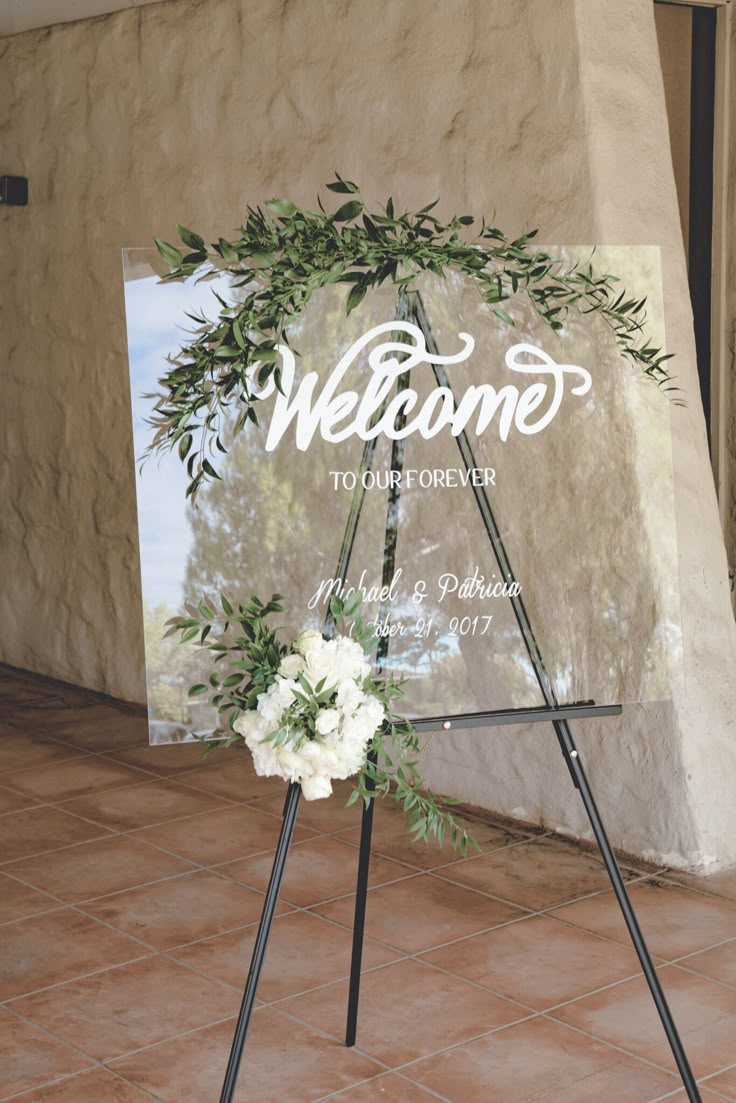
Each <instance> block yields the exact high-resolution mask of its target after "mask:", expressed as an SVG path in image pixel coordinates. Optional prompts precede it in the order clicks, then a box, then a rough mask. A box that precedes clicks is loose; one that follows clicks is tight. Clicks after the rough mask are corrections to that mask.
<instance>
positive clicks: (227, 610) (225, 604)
mask: <svg viewBox="0 0 736 1103" xmlns="http://www.w3.org/2000/svg"><path fill="white" fill-rule="evenodd" d="M220 602H221V604H222V609H223V612H224V614H225V616H226V617H231V616H232V615H233V607H232V605H231V604H230V602H229V601H228V600H227V598H226V597H225V595H224V594H220Z"/></svg>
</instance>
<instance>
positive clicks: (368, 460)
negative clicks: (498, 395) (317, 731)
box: [220, 289, 702, 1103]
mask: <svg viewBox="0 0 736 1103" xmlns="http://www.w3.org/2000/svg"><path fill="white" fill-rule="evenodd" d="M397 319H402V320H407V319H408V320H413V321H414V322H415V324H416V325H417V326H418V327H419V328H420V329H421V330H422V332H423V334H424V336H425V339H426V341H427V348H428V350H429V351H430V352H431V353H432V354H437V353H438V349H437V345H436V343H435V341H434V337H433V334H432V330H431V327H430V325H429V320H428V318H427V316H426V313H425V311H424V306H423V303H422V300H421V297H420V296H419V294H418V293H417V292H412V293H407V292H406V291H405V290H403V289H402V291H401V293H400V295H399V306H398V310H397ZM433 370H434V375H435V379H436V381H437V384H438V386H441V387H446V388H448V389H450V390H451V387H450V382H449V379H448V377H447V373H446V371H445V369H444V367H443V366H442V365H441V364H440V365H433ZM402 378H403V377H402ZM403 385H405V383H402V380H399V387H401V386H403ZM378 416H380V414H379V415H378ZM456 439H457V444H458V448H459V450H460V455H461V459H462V462H463V465H464V466H465V468H466V470H470V469H472V468H475V467H476V466H477V464H476V462H475V457H474V456H473V451H472V448H471V445H470V442H469V440H468V438H467V435H466V434H465V432H461V433H460V434H459V435H458V437H457V438H456ZM375 449H376V441H375V440H373V441H368V442H366V445H365V448H364V450H363V458H362V462H361V468H360V470H361V473H362V472H363V471H366V470H369V469H370V467H371V466H372V463H373V459H374V456H375ZM402 464H403V441H394V443H393V449H392V464H391V466H392V469H394V470H401V467H402ZM469 482H470V485H471V486H472V489H473V494H474V496H475V500H476V505H477V506H478V509H479V511H480V515H481V518H482V521H483V525H484V527H485V530H486V535H487V536H488V539H489V542H490V544H491V547H492V549H493V553H494V556H495V559H496V562H497V564H498V567H499V570H500V572H501V576H502V577H503V578H504V579H505V580H506V581H507V582H509V583H511V582H514V581H515V576H514V573H513V570H512V567H511V563H510V561H509V558H508V555H507V553H506V549H505V547H504V544H503V540H502V538H501V533H500V530H499V528H498V525H497V523H496V519H495V517H494V515H493V511H492V509H491V506H490V503H489V501H488V496H487V494H486V491H485V488H484V487H482V486H476V485H474V483H473V481H472V480H469ZM399 493H400V491H399V488H398V487H391V489H390V491H389V503H388V512H387V520H386V541H385V545H384V565H383V583H384V584H386V583H387V582H390V580H391V578H392V577H393V570H394V558H395V552H396V540H397V533H398V504H399V501H398V499H399ZM364 494H365V491H364V490H363V489H362V480H361V479H360V478H359V479H358V480H357V482H356V490H355V493H354V496H353V501H352V503H351V509H350V513H349V516H348V523H347V526H346V530H345V535H344V537H343V542H342V546H341V549H340V557H339V564H338V571H337V573H336V577H339V578H344V577H345V575H346V572H347V568H348V565H349V561H350V556H351V553H352V548H353V543H354V540H355V535H356V532H357V528H358V521H359V518H360V513H361V509H362V504H363V497H364ZM509 601H510V602H511V604H512V608H513V610H514V615H515V617H516V621H517V624H518V626H519V629H520V631H521V634H522V637H523V640H524V646H525V648H526V650H527V653H528V655H529V658H530V660H531V663H532V666H533V668H534V673H535V676H536V679H537V683H538V685H539V689H540V692H541V694H542V697H543V699H544V702H545V703H544V705H541V706H539V707H533V708H525V709H502V710H495V711H492V712H483V713H469V714H460V715H453V716H438V717H432V718H428V719H424V720H418V721H414V726H415V728H416V729H417V730H418V731H433V730H436V729H438V728H443V729H445V730H447V729H450V728H466V727H480V726H483V727H489V726H495V725H500V724H509V725H518V724H529V723H542V722H551V723H552V725H553V727H554V730H555V734H556V736H557V741H558V743H559V747H560V750H561V752H562V755H563V758H564V760H565V763H566V765H567V768H568V770H569V772H570V776H571V778H572V782H573V785H574V786H575V788H576V789H577V790H578V792H579V793H580V797H581V799H582V801H583V806H584V807H585V811H586V814H587V816H588V819H589V821H590V825H591V828H592V829H593V834H594V835H595V839H596V842H597V844H598V848H599V850H600V852H601V857H602V858H603V862H604V865H605V867H606V871H607V873H608V876H609V878H610V881H611V885H612V887H613V891H614V893H615V895H616V899H617V901H618V904H619V907H620V908H621V911H622V913H623V917H624V920H625V922H626V926H627V928H628V931H629V934H630V936H631V940H632V943H633V945H634V949H635V950H636V953H637V956H638V958H639V962H640V964H641V967H642V971H643V973H644V976H645V977H646V980H647V984H648V985H649V989H650V992H651V994H652V999H653V1000H654V1004H655V1006H656V1008H657V1012H658V1013H659V1017H660V1019H661V1021H662V1025H663V1027H664V1031H665V1034H666V1036H667V1040H668V1042H669V1044H670V1047H671V1049H672V1054H673V1056H674V1058H675V1062H676V1064H677V1068H678V1071H679V1073H680V1076H681V1078H682V1083H683V1086H684V1088H685V1092H686V1094H687V1097H688V1100H689V1101H690V1103H702V1099H701V1096H700V1092H699V1090H698V1086H697V1083H696V1081H695V1077H694V1076H693V1073H692V1069H691V1068H690V1063H689V1061H688V1059H687V1055H686V1053H685V1050H684V1047H683V1044H682V1040H681V1038H680V1036H679V1033H678V1031H677V1027H676V1025H675V1021H674V1019H673V1017H672V1012H671V1010H670V1008H669V1005H668V1003H667V1000H666V998H665V995H664V992H663V990H662V986H661V984H660V982H659V977H658V976H657V973H656V970H655V968H654V965H653V963H652V959H651V956H650V954H649V950H648V948H647V945H646V942H645V941H644V936H643V935H642V932H641V928H640V927H639V922H638V920H637V918H636V914H635V912H634V908H633V906H632V904H631V900H630V899H629V894H628V891H627V889H626V885H625V882H624V879H623V877H622V876H621V871H620V869H619V866H618V862H617V860H616V855H615V854H614V852H613V848H612V846H611V843H610V841H609V839H608V835H607V833H606V829H605V827H604V826H603V821H602V820H601V817H600V813H599V811H598V807H597V805H596V802H595V798H594V796H593V793H592V790H591V788H590V784H589V782H588V778H587V775H586V773H585V770H584V768H583V765H582V762H581V760H580V755H579V752H578V750H577V747H576V745H575V741H574V739H573V736H572V732H571V731H570V725H569V722H568V721H569V720H571V719H575V718H578V719H582V718H585V717H592V716H613V715H619V714H620V713H621V712H622V707H621V705H596V704H595V703H594V702H582V703H576V704H571V705H560V703H559V702H558V700H557V696H556V694H555V690H554V686H553V684H552V680H551V678H550V676H549V673H548V672H547V669H546V667H545V665H544V660H543V658H542V655H541V652H540V649H539V645H538V644H537V640H536V638H535V636H534V632H533V630H532V627H531V623H530V621H529V616H528V614H527V611H526V607H525V605H524V602H523V600H522V598H521V595H520V594H519V595H517V596H510V597H509ZM329 627H331V625H330V623H329V617H328V628H329ZM387 641H388V637H387V636H382V637H381V640H380V642H379V647H378V653H377V662H378V664H379V666H380V663H381V662H382V660H383V659H385V658H386V654H387V650H388V643H387ZM300 796H301V787H300V786H299V785H298V784H297V783H292V784H290V785H289V788H288V791H287V795H286V802H285V805H284V815H283V822H282V826H281V833H280V836H279V842H278V846H277V849H276V855H275V857H274V864H273V869H272V872H271V879H270V882H269V886H268V891H267V894H266V900H265V903H264V907H263V913H262V916H261V922H260V925H259V928H258V935H257V938H256V944H255V947H254V950H253V957H252V960H251V966H250V971H249V973H248V980H247V982H246V986H245V992H244V994H243V1002H242V1004H241V1008H240V1014H239V1016H238V1022H237V1027H236V1030H235V1037H234V1039H233V1045H232V1049H231V1052H230V1058H229V1061H228V1067H227V1073H226V1076H225V1082H224V1085H223V1089H222V1094H221V1096H220V1103H232V1098H233V1092H234V1090H235V1083H236V1079H237V1075H238V1069H239V1066H240V1061H241V1057H242V1053H243V1047H244V1045H245V1039H246V1035H247V1031H248V1026H249V1023H250V1017H251V1014H252V1010H253V1004H254V1002H255V996H256V989H257V986H258V981H259V978H260V974H261V968H262V966H263V960H264V956H265V952H266V946H267V943H268V938H269V935H270V932H271V926H272V923H273V917H274V912H275V909H276V903H277V900H278V894H279V889H280V886H281V881H282V878H283V875H284V868H285V865H286V857H287V854H288V850H289V846H290V843H291V839H292V836H293V833H294V825H295V822H296V815H297V810H298V807H299V798H300ZM374 804H375V801H370V803H369V804H368V806H367V807H364V809H363V815H362V825H361V837H360V849H359V856H358V877H357V886H356V898H355V920H354V924H353V949H352V960H351V970H350V986H349V993H348V1012H347V1028H346V1036H345V1044H346V1045H347V1046H353V1045H354V1044H355V1040H356V1032H357V1022H358V1004H359V997H360V975H361V964H362V957H363V936H364V931H365V914H366V904H367V897H368V872H369V867H370V854H371V835H372V829H373V809H374Z"/></svg>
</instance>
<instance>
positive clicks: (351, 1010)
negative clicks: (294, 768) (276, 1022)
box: [345, 777, 376, 1046]
mask: <svg viewBox="0 0 736 1103" xmlns="http://www.w3.org/2000/svg"><path fill="white" fill-rule="evenodd" d="M365 786H366V789H375V787H376V783H375V781H374V780H373V778H371V777H366V781H365ZM375 803H376V801H375V798H374V799H373V800H371V801H369V802H368V804H367V805H364V806H363V816H362V819H361V826H360V853H359V855H358V882H357V885H356V889H355V919H354V921H353V954H352V959H351V962H350V988H349V991H348V1021H347V1027H346V1030H345V1045H346V1046H354V1045H355V1037H356V1034H357V1030H358V1001H359V999H360V970H361V966H362V963H363V935H364V932H365V909H366V904H367V900H368V872H369V868H370V862H371V836H372V834H373V807H374V805H375Z"/></svg>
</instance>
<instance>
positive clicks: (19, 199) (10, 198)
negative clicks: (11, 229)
mask: <svg viewBox="0 0 736 1103" xmlns="http://www.w3.org/2000/svg"><path fill="white" fill-rule="evenodd" d="M0 203H6V204H7V205H8V206H9V207H27V206H28V181H27V180H26V178H25V176H0Z"/></svg>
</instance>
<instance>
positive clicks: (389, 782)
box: [167, 591, 479, 856]
mask: <svg viewBox="0 0 736 1103" xmlns="http://www.w3.org/2000/svg"><path fill="white" fill-rule="evenodd" d="M361 600H362V594H361V592H360V591H358V592H357V593H356V594H354V595H352V597H351V598H350V599H348V600H346V601H345V602H343V601H342V600H341V599H340V598H337V597H333V598H332V600H331V602H330V614H331V618H332V623H333V624H337V623H338V622H340V621H342V622H343V624H344V623H345V618H347V617H351V618H354V619H353V620H352V623H351V625H350V628H349V632H350V635H351V636H352V638H353V639H354V640H356V641H357V642H358V643H360V644H361V646H362V647H363V650H364V651H365V653H366V656H367V657H368V658H369V659H371V658H372V657H373V654H374V652H375V647H376V637H375V629H374V628H372V627H370V626H368V625H366V624H364V623H363V621H362V620H361V618H360V616H359V615H355V614H357V613H358V611H359V607H360V604H361ZM281 601H282V598H281V595H280V594H273V595H272V596H271V598H270V599H269V601H267V602H263V601H261V599H260V598H258V597H256V596H255V595H251V598H250V600H249V601H248V602H247V603H246V604H245V605H243V604H235V603H233V602H231V601H230V600H229V599H228V598H227V597H226V595H224V594H221V595H220V603H221V606H222V613H220V612H219V611H216V610H215V609H213V608H212V607H211V606H210V605H208V604H207V603H206V602H204V601H202V602H200V604H199V606H198V607H197V608H196V609H191V610H190V612H189V613H188V615H187V616H182V617H173V618H172V619H171V620H170V621H169V622H168V631H167V636H171V635H174V634H179V635H180V639H181V642H182V643H189V642H193V643H194V642H196V643H197V644H198V645H199V646H200V647H201V648H203V649H205V650H207V651H208V652H209V654H210V657H211V659H212V673H211V674H210V676H209V679H208V681H207V682H201V683H198V684H197V685H194V686H192V687H191V689H190V690H189V696H190V697H191V698H200V697H205V696H208V697H209V698H210V702H211V704H212V705H213V707H214V708H215V709H216V710H217V713H218V717H219V719H220V723H221V724H222V725H223V726H225V727H227V728H228V729H229V733H230V734H229V735H228V737H227V738H226V739H225V740H219V739H218V740H216V741H215V739H214V738H213V739H204V738H202V739H201V740H200V742H202V743H203V744H204V746H205V750H206V753H210V752H212V751H214V750H216V749H218V748H220V747H229V746H232V745H233V744H234V743H241V742H242V736H241V735H240V734H239V733H238V732H237V731H235V729H234V723H235V721H236V720H237V718H238V717H239V716H240V715H241V714H242V713H243V712H246V711H248V710H251V709H254V708H255V707H256V705H257V703H258V696H259V694H262V693H266V691H267V690H268V688H269V687H270V686H271V684H272V683H273V682H274V681H275V679H276V675H277V672H278V669H279V666H280V664H281V661H282V659H283V658H284V656H285V655H286V654H287V653H288V651H289V649H288V647H287V646H286V645H285V644H283V643H282V642H281V641H280V640H279V635H278V629H276V628H274V627H272V625H271V624H270V623H269V617H271V616H272V615H273V614H274V613H280V612H282V611H283V606H282V605H281ZM363 688H364V690H365V692H367V693H370V694H371V695H372V696H374V697H376V698H377V699H378V700H379V701H380V703H381V704H382V705H383V707H384V710H385V714H386V720H385V721H384V723H383V725H382V726H381V727H380V728H379V729H378V731H376V733H375V734H374V736H373V739H372V742H371V744H370V747H369V753H368V756H367V759H366V763H365V766H364V768H363V770H362V771H361V772H360V773H359V774H358V775H357V777H356V782H355V786H354V788H353V791H352V793H351V795H350V798H349V800H348V802H347V803H348V804H352V803H354V802H355V801H357V800H363V801H364V803H365V804H366V806H367V805H368V804H369V802H370V801H371V800H373V799H375V797H376V796H381V797H391V798H393V800H395V801H396V802H397V804H399V805H400V807H401V808H402V810H403V813H404V816H405V818H406V821H407V825H408V827H409V830H410V832H411V834H412V837H413V839H414V840H415V841H421V840H424V841H425V842H426V841H427V840H428V839H429V838H430V837H431V836H435V837H436V838H437V841H438V842H439V844H440V845H442V844H443V842H444V841H445V839H447V840H448V841H449V842H450V844H451V845H452V847H453V848H456V849H458V850H460V852H461V853H462V854H463V856H464V855H465V854H467V851H468V847H473V848H474V849H476V850H478V849H479V847H478V844H477V842H476V841H475V839H474V838H473V837H472V836H471V835H470V834H468V832H467V831H466V830H465V828H463V827H462V826H461V825H460V824H459V823H458V822H457V821H456V820H455V818H454V816H453V814H452V812H451V810H450V809H451V806H452V805H455V804H457V801H454V800H451V799H450V798H448V797H444V798H442V800H441V801H440V800H439V799H438V798H437V796H436V795H435V794H434V793H433V791H432V790H431V789H430V788H428V787H426V786H425V783H424V779H423V777H422V775H421V772H420V770H419V755H420V748H419V742H418V738H417V733H416V730H415V728H414V725H413V724H412V723H411V722H410V721H409V720H406V719H404V718H402V717H400V716H398V715H396V714H395V713H394V711H393V708H394V704H395V702H396V701H397V700H398V699H400V698H401V697H402V696H403V690H402V680H401V679H398V678H396V677H394V676H393V675H387V676H383V675H379V674H371V675H369V676H368V678H366V681H365V685H364V687H363ZM320 690H321V685H320V684H318V685H317V686H315V687H313V686H311V685H310V683H309V682H308V681H307V680H306V679H304V678H300V679H299V697H300V701H302V702H303V703H304V704H305V705H306V706H307V708H308V712H309V715H311V722H310V721H309V720H308V727H309V729H310V734H311V738H318V736H317V733H316V729H315V721H316V718H317V715H318V714H319V711H320V709H321V708H323V706H324V705H325V702H326V700H327V698H328V697H329V696H330V692H331V691H327V692H320ZM288 734H289V733H288V732H286V731H283V732H280V731H277V732H275V733H274V734H273V735H272V736H269V737H268V738H275V739H277V740H285V739H286V738H287V736H288Z"/></svg>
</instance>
